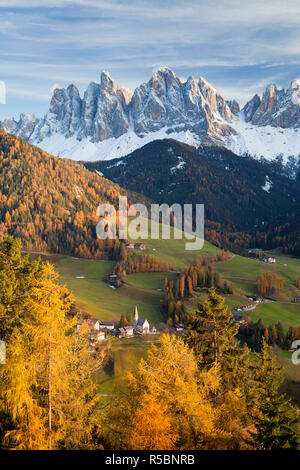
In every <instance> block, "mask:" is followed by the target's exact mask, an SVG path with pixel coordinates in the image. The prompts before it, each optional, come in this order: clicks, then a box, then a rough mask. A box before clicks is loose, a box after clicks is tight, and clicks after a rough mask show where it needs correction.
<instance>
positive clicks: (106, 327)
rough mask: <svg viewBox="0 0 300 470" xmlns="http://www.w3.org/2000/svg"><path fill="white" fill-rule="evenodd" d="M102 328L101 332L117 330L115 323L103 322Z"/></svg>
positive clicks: (101, 323)
mask: <svg viewBox="0 0 300 470" xmlns="http://www.w3.org/2000/svg"><path fill="white" fill-rule="evenodd" d="M100 328H101V330H114V329H115V324H114V322H113V321H104V320H101V322H100Z"/></svg>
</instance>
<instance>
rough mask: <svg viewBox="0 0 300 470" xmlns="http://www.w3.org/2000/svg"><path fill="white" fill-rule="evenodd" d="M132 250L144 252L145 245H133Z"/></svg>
mask: <svg viewBox="0 0 300 470" xmlns="http://www.w3.org/2000/svg"><path fill="white" fill-rule="evenodd" d="M134 248H135V250H146V245H145V244H144V243H135V244H134Z"/></svg>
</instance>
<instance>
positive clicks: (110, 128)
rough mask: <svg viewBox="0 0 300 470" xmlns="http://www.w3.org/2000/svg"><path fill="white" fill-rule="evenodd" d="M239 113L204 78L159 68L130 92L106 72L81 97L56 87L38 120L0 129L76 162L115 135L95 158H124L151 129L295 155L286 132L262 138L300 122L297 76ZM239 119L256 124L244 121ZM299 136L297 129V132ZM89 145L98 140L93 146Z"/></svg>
mask: <svg viewBox="0 0 300 470" xmlns="http://www.w3.org/2000/svg"><path fill="white" fill-rule="evenodd" d="M239 111H240V108H239V104H238V103H237V102H236V101H235V100H232V101H228V102H226V101H225V100H224V99H223V98H222V96H221V95H220V94H219V93H218V92H217V91H216V90H215V89H214V88H213V87H212V86H211V85H210V84H209V83H208V82H207V81H206V80H205V79H204V78H201V77H200V78H199V79H195V78H193V77H189V78H188V79H187V80H186V81H183V80H181V79H180V78H179V77H178V76H177V75H176V74H175V73H174V72H173V71H172V70H170V69H169V68H166V67H164V68H160V69H159V70H157V71H156V72H155V73H154V74H153V76H152V77H151V79H150V80H149V81H148V82H147V83H143V84H142V85H140V86H138V87H137V88H136V90H135V91H134V93H133V94H132V93H131V92H129V91H128V90H126V89H124V88H122V87H120V86H119V85H118V84H117V83H116V82H115V81H114V80H112V79H111V77H110V76H109V74H108V73H107V72H102V74H101V78H100V81H99V83H94V82H92V83H90V84H89V86H88V88H87V89H86V91H85V92H84V94H83V97H82V98H81V96H80V94H79V91H78V89H77V88H76V87H75V86H74V85H70V86H68V87H67V88H64V89H55V90H54V92H53V96H52V99H51V102H50V107H49V111H48V112H47V114H46V115H45V116H44V117H43V118H42V119H37V118H36V117H35V116H32V115H28V114H21V116H20V119H19V121H16V120H14V119H13V118H10V119H5V120H3V121H2V123H1V126H2V127H3V128H4V130H5V131H7V132H11V133H14V134H17V135H20V136H21V137H24V138H25V139H27V140H29V141H30V142H32V143H35V144H37V145H40V146H41V147H42V148H43V149H45V150H47V151H49V152H52V153H55V154H60V155H64V156H67V157H71V158H72V157H73V155H74V154H76V157H75V158H80V159H81V158H83V159H86V158H88V154H85V153H84V154H82V157H81V152H82V149H83V148H84V149H86V150H85V152H88V153H89V154H91V155H94V154H93V151H94V150H93V149H98V148H100V144H101V142H103V141H105V140H108V139H113V138H114V139H115V141H113V140H112V141H111V142H110V144H111V145H109V146H108V145H105V144H103V146H102V148H103V149H104V154H103V155H102V153H100V154H99V158H111V157H107V156H106V152H107V153H108V154H109V155H115V153H116V152H123V153H122V154H123V155H125V154H126V153H128V152H129V151H131V150H132V149H135V148H138V146H139V145H140V141H142V139H143V138H144V139H148V140H149V139H151V136H150V137H149V138H148V137H147V135H149V134H151V133H153V139H155V138H158V135H157V134H154V133H155V132H156V131H161V132H160V133H159V135H161V136H162V138H163V136H169V135H173V136H174V138H176V139H178V140H181V139H182V140H183V141H185V142H187V143H191V142H192V143H193V145H199V144H203V145H204V144H207V145H209V144H214V145H221V146H227V147H228V148H230V149H233V150H234V151H235V152H238V153H240V154H247V153H249V154H251V155H258V156H260V155H262V154H263V153H264V154H266V156H267V157H268V155H273V154H275V153H276V152H277V151H278V152H279V153H280V152H282V153H284V152H285V153H286V152H289V153H287V155H292V154H294V152H296V154H298V153H299V151H298V147H297V145H296V144H294V142H295V141H294V140H293V139H294V135H293V136H292V134H291V132H290V133H289V135H288V136H287V137H288V138H289V141H288V142H286V141H285V137H282V136H281V135H282V131H281V130H278V131H277V134H276V133H275V134H276V139H277V140H274V138H273V137H272V139H270V138H269V137H268V136H269V135H271V134H270V132H269V130H267V129H266V130H265V132H266V133H267V134H266V136H264V135H263V134H264V132H263V127H264V126H267V125H271V126H273V127H277V128H289V129H291V130H292V129H293V128H298V127H300V79H296V80H294V81H293V82H292V83H291V85H290V87H289V88H288V89H287V90H279V89H278V88H277V87H276V85H273V84H272V85H269V86H268V87H267V89H266V91H265V92H264V93H263V96H262V97H259V96H258V95H255V96H254V97H253V98H252V99H251V100H250V101H249V102H248V103H247V104H246V105H245V106H244V108H243V110H242V111H243V112H242V113H240V112H239ZM244 121H245V122H246V123H251V124H253V125H254V126H247V124H245V122H244ZM274 131H275V130H274ZM272 132H273V130H272ZM273 134H274V133H273ZM273 134H272V136H273ZM275 134H274V135H275ZM279 134H280V135H279ZM290 134H291V135H290ZM296 134H297V129H296V130H295V137H297V136H298V134H297V135H296ZM117 139H118V141H117ZM119 141H122V143H121V147H120V146H119ZM91 142H92V143H95V144H96V145H95V146H91ZM279 146H280V150H279ZM112 147H113V151H111V148H112ZM296 147H297V149H296ZM108 148H109V149H108ZM127 148H129V149H130V150H129V151H128V152H127V151H126V149H127ZM294 148H295V150H294ZM107 149H108V150H107ZM114 149H115V150H114ZM96 151H97V152H98V150H95V152H96ZM79 153H80V155H79ZM115 156H116V155H115ZM92 158H94V156H93V157H92Z"/></svg>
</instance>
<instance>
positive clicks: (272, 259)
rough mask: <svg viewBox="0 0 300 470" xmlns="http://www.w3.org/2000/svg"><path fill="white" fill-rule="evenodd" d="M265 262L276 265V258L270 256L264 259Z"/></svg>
mask: <svg viewBox="0 0 300 470" xmlns="http://www.w3.org/2000/svg"><path fill="white" fill-rule="evenodd" d="M263 261H264V262H265V263H276V258H273V257H272V256H268V257H266V258H263Z"/></svg>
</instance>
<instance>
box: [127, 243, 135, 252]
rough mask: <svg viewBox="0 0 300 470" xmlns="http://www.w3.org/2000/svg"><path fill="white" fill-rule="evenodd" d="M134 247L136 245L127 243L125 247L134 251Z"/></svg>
mask: <svg viewBox="0 0 300 470" xmlns="http://www.w3.org/2000/svg"><path fill="white" fill-rule="evenodd" d="M134 246H135V243H133V242H128V243H125V247H126V248H129V249H132V250H133V249H134Z"/></svg>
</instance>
